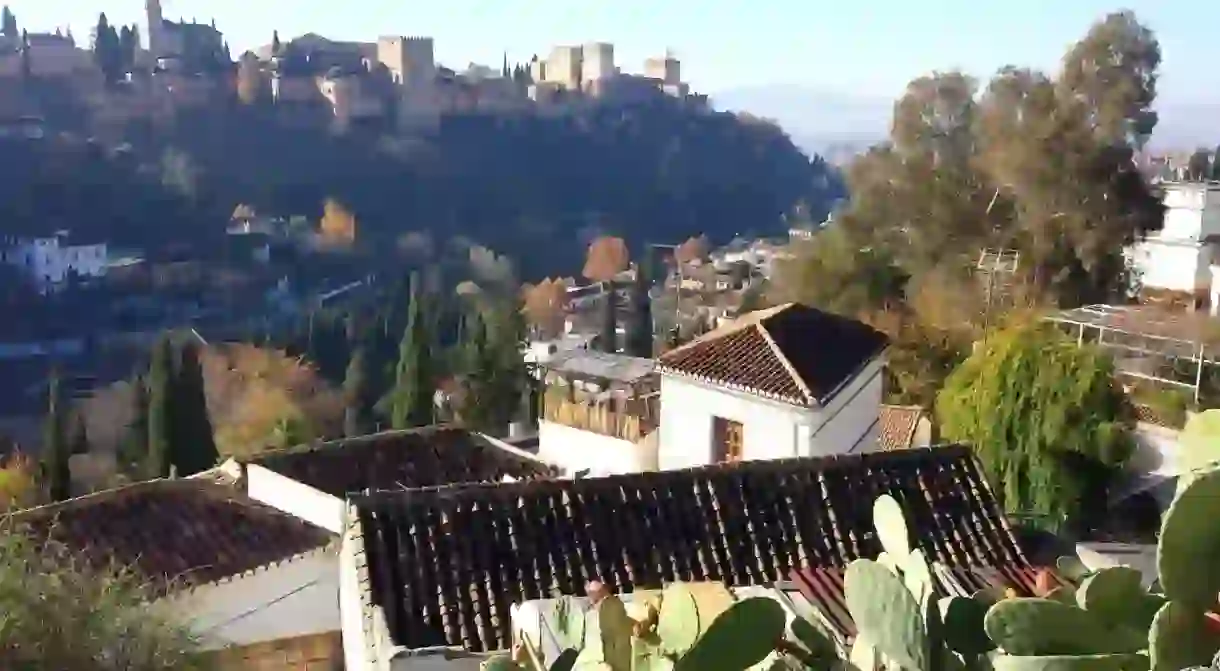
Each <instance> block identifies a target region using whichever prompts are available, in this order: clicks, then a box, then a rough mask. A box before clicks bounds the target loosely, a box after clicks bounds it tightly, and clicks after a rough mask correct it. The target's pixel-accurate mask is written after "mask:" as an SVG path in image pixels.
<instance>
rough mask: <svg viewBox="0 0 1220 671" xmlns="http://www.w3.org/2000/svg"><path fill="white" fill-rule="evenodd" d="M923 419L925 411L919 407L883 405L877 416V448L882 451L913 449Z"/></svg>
mask: <svg viewBox="0 0 1220 671" xmlns="http://www.w3.org/2000/svg"><path fill="white" fill-rule="evenodd" d="M923 418H924V409H923V408H921V407H919V406H917V405H882V406H881V409H880V411H879V412H878V414H877V423H878V425H879V429H878V434H877V447H878V448H879V449H882V450H905V449H907V448H909V447H911V443H912V442H913V441H914V440H915V432H916V431H918V430H919V420H921V419H923Z"/></svg>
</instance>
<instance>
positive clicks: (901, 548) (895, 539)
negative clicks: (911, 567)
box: [873, 494, 911, 567]
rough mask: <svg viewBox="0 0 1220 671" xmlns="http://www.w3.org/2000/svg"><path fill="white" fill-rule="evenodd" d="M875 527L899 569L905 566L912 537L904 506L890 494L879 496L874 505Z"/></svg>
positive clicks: (882, 544) (883, 545) (884, 546)
mask: <svg viewBox="0 0 1220 671" xmlns="http://www.w3.org/2000/svg"><path fill="white" fill-rule="evenodd" d="M873 527H874V528H876V529H877V537H878V538H879V539H880V540H881V547H883V548H885V551H886V553H887V554H888V555H889V556H890V557H891V558H892V559H893V560H894V562H896V563H897V565H898V566H899V567H901V566H902V565H903V564H905V563H906V558H907V555H909V554H911V536H910V534H909V532H908V531H907V521H906V517H904V516H903V514H902V506H900V505H898V501H897V500H895V499H894V497H892V496H890V495H889V494H882V495H881V496H878V497H877V501H876V502H874V503H873Z"/></svg>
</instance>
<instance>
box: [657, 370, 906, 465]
mask: <svg viewBox="0 0 1220 671" xmlns="http://www.w3.org/2000/svg"><path fill="white" fill-rule="evenodd" d="M882 366H883V362H882V360H880V359H878V360H875V361H873V362H871V363H870V364H869V365H868V366H866V367H865V369H864V370H863V371H861V373H860V374H859V375H857V376H856V378H854V379H853V380H852V382H851V383H849V384H848V385H847V386H846V387H845V388H844V389H843V390H842V391H840V392H839V393H838V394H837V395H835V397H834V398H832V399H831V401H830V403H829V404H828V405H827V407H826V408H822V409H820V410H814V409H810V408H802V407H798V406H795V405H791V404H788V403H782V402H778V401H771V400H768V399H765V398H762V397H761V396H757V395H754V394H749V393H745V392H738V391H734V390H731V389H728V388H725V387H718V386H714V385H711V384H704V383H701V382H697V381H694V380H690V379H688V378H683V377H678V376H674V375H662V376H661V428H660V429H659V430H660V432H661V433H660V449H659V456H658V462H659V464H658V465H659V467H660V468H661V469H664V470H669V469H676V468H687V467H691V466H699V465H704V464H708V463H711V460H712V419H713V417H723V418H724V419H728V420H732V421H735V422H740V423H741V424H742V428H743V430H744V432H745V436H744V445H743V457H744V458H745V459H749V460H753V459H783V458H786V457H806V456H816V455H829V454H843V453H847V452H866V451H869V450H872V449H873V447H874V446H875V444H876V440H877V416H878V413H879V412H880V408H881V375H880V371H881V368H882Z"/></svg>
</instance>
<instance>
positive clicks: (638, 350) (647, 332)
mask: <svg viewBox="0 0 1220 671" xmlns="http://www.w3.org/2000/svg"><path fill="white" fill-rule="evenodd" d="M648 267H649V264H648V263H641V264H636V268H635V279H634V281H633V282H632V283H631V312H630V313H629V315H630V323H629V325H628V327H627V343H626V345H627V346H626V347H625V349H626V352H627V354H628V355H630V356H636V357H641V358H645V359H651V358H652V344H653V324H652V297H651V296H649V294H648V291H649V289H651V287H652V282H651V281H650V280H651V278H650V277H649V276H648V271H647V268H648Z"/></svg>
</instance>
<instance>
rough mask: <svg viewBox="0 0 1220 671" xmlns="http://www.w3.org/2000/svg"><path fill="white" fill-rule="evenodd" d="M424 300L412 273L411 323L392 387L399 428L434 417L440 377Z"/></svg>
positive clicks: (401, 344)
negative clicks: (436, 368) (437, 374)
mask: <svg viewBox="0 0 1220 671" xmlns="http://www.w3.org/2000/svg"><path fill="white" fill-rule="evenodd" d="M424 301H425V298H424V296H423V292H422V291H421V289H420V282H419V276H418V274H416V273H412V275H411V303H410V306H409V307H408V313H407V327H406V328H405V329H404V330H403V334H402V340H401V341H400V342H399V345H398V367H397V369H396V373H395V376H394V389H393V390H392V391H391V394H392V401H391V410H390V424H391V426H393V427H394V428H395V429H407V428H410V427H414V426H426V425H428V424H431V423H432V419H433V405H434V400H433V396H434V395H435V393H436V378H435V375H434V372H433V369H432V356H433V353H434V352H433V348H432V340H431V338H432V334H430V333H429V332H428V322H427V317H426V315H424V312H423V310H424V306H423V304H424Z"/></svg>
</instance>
